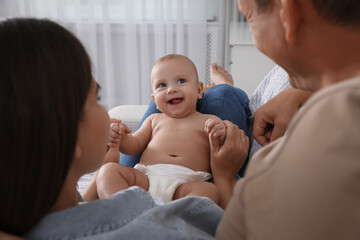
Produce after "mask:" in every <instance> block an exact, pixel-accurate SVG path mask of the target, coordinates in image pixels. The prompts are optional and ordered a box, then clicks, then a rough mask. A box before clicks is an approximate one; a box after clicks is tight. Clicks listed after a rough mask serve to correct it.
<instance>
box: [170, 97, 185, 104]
mask: <svg viewBox="0 0 360 240" xmlns="http://www.w3.org/2000/svg"><path fill="white" fill-rule="evenodd" d="M183 100H184V99H183V98H173V99H170V101H168V103H170V104H179V103H181V102H182V101H183Z"/></svg>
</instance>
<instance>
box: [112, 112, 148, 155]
mask: <svg viewBox="0 0 360 240" xmlns="http://www.w3.org/2000/svg"><path fill="white" fill-rule="evenodd" d="M151 120H152V117H151V116H150V117H148V118H147V119H146V120H145V121H144V122H143V124H142V125H141V127H140V128H139V129H138V130H137V131H136V132H135V133H134V134H129V133H130V131H129V128H128V127H127V126H126V125H125V124H122V123H120V124H118V125H117V126H114V127H113V128H114V132H113V133H111V136H110V137H109V143H110V138H116V137H117V139H118V140H115V142H116V141H117V142H119V151H120V152H121V153H124V154H127V155H137V154H140V153H142V152H143V151H144V150H145V148H146V146H147V144H148V143H149V141H150V139H151V134H152V129H151Z"/></svg>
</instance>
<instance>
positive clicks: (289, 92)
mask: <svg viewBox="0 0 360 240" xmlns="http://www.w3.org/2000/svg"><path fill="white" fill-rule="evenodd" d="M312 94H313V92H308V91H303V90H299V89H295V88H292V87H291V88H288V89H286V90H284V91H282V92H281V93H279V94H278V95H277V96H275V97H274V98H273V99H271V100H270V101H268V102H267V103H266V104H264V105H263V106H262V107H260V108H259V109H258V110H257V111H256V112H255V116H254V128H253V135H254V138H255V139H256V141H258V143H259V144H260V145H262V146H265V145H267V144H269V143H270V142H272V141H274V140H276V139H278V138H279V137H282V136H283V135H284V133H285V132H286V130H287V128H288V126H289V124H290V121H291V119H292V118H293V116H294V115H295V113H297V111H298V110H299V108H300V107H301V106H302V105H303V104H304V103H305V102H306V100H307V99H308V98H309V97H310V96H311V95H312Z"/></svg>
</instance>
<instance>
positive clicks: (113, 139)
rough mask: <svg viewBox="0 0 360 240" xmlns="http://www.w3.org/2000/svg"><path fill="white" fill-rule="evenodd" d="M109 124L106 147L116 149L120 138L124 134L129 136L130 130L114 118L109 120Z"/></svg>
mask: <svg viewBox="0 0 360 240" xmlns="http://www.w3.org/2000/svg"><path fill="white" fill-rule="evenodd" d="M110 124H111V125H110V130H109V137H108V143H107V145H108V147H116V146H118V145H119V143H120V142H121V137H122V136H123V135H125V134H129V133H130V132H131V129H130V128H128V126H126V125H125V124H123V123H121V120H119V119H115V118H112V119H110Z"/></svg>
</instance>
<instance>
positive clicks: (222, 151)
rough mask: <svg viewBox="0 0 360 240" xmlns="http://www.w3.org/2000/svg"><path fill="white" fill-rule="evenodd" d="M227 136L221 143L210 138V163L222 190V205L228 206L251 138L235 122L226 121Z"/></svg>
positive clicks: (218, 185) (215, 181) (216, 181)
mask: <svg viewBox="0 0 360 240" xmlns="http://www.w3.org/2000/svg"><path fill="white" fill-rule="evenodd" d="M224 123H225V125H226V138H225V141H224V143H223V144H222V145H221V144H220V141H219V139H218V138H211V137H209V140H210V156H211V157H210V158H211V160H210V165H211V171H212V174H213V177H214V183H215V185H216V186H217V187H218V190H219V192H220V204H219V205H220V206H221V207H222V208H224V209H225V208H226V206H227V204H228V202H229V200H230V198H231V197H232V191H233V188H234V185H235V183H236V180H235V176H236V174H237V173H238V172H239V170H240V168H241V167H242V165H243V164H244V162H245V160H246V157H247V155H248V151H249V138H248V137H247V136H246V135H245V132H244V131H243V130H241V129H239V127H238V126H236V125H235V124H233V123H231V122H229V121H224Z"/></svg>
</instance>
